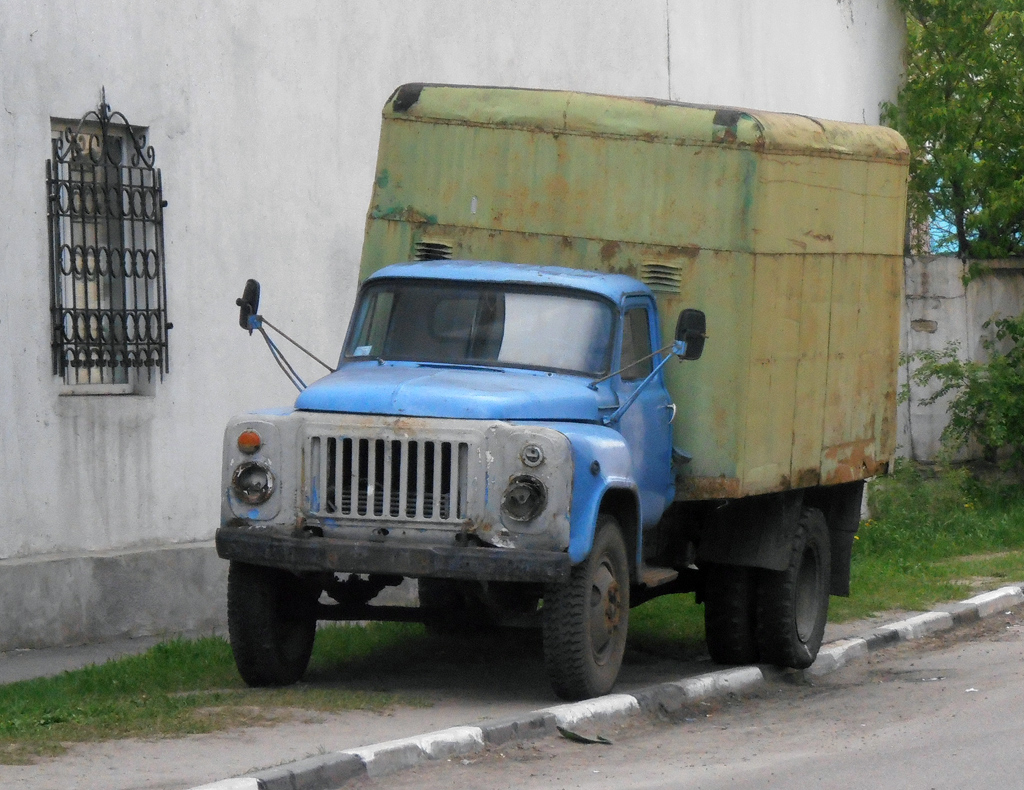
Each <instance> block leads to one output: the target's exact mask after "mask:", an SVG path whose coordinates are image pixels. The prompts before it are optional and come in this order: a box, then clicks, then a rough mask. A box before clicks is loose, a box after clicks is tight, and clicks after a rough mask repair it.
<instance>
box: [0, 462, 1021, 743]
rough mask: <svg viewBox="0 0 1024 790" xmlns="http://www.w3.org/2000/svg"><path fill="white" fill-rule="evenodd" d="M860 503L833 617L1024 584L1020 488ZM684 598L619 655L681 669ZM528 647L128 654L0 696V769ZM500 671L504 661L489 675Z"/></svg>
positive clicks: (411, 645)
mask: <svg viewBox="0 0 1024 790" xmlns="http://www.w3.org/2000/svg"><path fill="white" fill-rule="evenodd" d="M870 502H871V506H872V518H871V519H870V520H868V521H867V522H865V523H863V524H862V526H861V530H860V532H859V534H858V536H857V540H856V542H855V544H854V554H853V568H852V577H851V579H852V581H851V587H852V595H851V597H850V598H832V601H831V609H830V619H832V620H833V621H836V622H842V621H844V620H849V619H854V618H860V617H865V616H868V615H871V614H874V613H876V612H880V611H886V610H891V609H910V610H914V609H927V608H929V607H931V606H932V605H933V604H935V603H936V602H938V601H945V600H955V599H960V598H964V597H967V596H968V595H970V594H971V593H972V592H973V591H974V589H975V588H976V587H978V586H981V587H996V586H999V584H1000V583H1003V582H1009V581H1024V489H1022V488H1021V486H1020V485H1019V484H1009V483H1005V482H1000V481H999V480H990V481H989V482H979V481H978V480H977V479H975V478H974V477H973V476H972V475H971V474H970V473H968V471H967V470H964V469H947V470H943V471H941V472H938V473H936V472H934V471H929V470H921V469H918V468H915V467H912V466H909V465H901V466H898V467H897V469H896V470H895V473H894V474H893V475H891V476H890V477H888V478H885V479H883V480H880V481H878V482H876V483H875V484H874V485H873V487H872V490H871V496H870ZM693 599H694V596H693V595H692V594H688V595H670V596H665V597H662V598H656V599H654V600H653V601H650V602H648V603H645V604H644V605H642V606H639V607H637V608H636V609H634V610H633V611H632V612H631V615H630V642H629V648H630V651H633V652H636V651H639V652H642V653H653V654H656V655H661V656H666V657H671V658H681V659H686V658H690V657H692V656H694V655H698V654H701V653H703V651H704V623H703V608H702V607H701V606H699V605H696V604H695V603H694V600H693ZM536 643H537V640H536V639H532V638H528V639H523V638H521V637H519V638H516V639H506V640H505V641H501V640H500V639H497V640H492V641H489V642H488V641H487V640H484V641H482V642H481V643H480V645H479V646H477V647H475V648H474V647H473V646H472V644H471V643H470V642H466V643H462V642H459V643H456V644H451V643H448V642H443V641H439V640H437V639H436V638H433V637H430V636H428V635H426V634H425V632H424V629H423V628H422V626H418V625H407V624H397V623H372V624H370V625H368V626H365V627H359V626H332V627H329V628H322V629H321V630H320V631H319V632H318V633H317V640H316V645H315V647H314V651H313V659H312V661H311V663H310V668H309V670H308V672H307V674H306V679H305V681H304V682H303V683H300V684H297V685H295V686H292V687H289V688H285V689H248V688H246V687H245V686H244V684H243V683H242V681H241V680H240V678H239V677H238V673H237V672H236V671H235V667H234V662H233V660H232V657H231V650H230V648H229V647H228V645H227V643H226V642H225V641H224V640H223V639H219V638H212V637H211V638H206V639H199V640H193V641H186V640H175V641H171V642H167V643H164V644H161V645H158V646H156V647H154V648H152V649H151V650H149V651H147V652H146V653H144V654H142V655H139V656H132V657H128V658H122V659H119V660H117V661H111V662H108V663H106V664H103V665H100V666H92V667H87V668H85V669H80V670H76V671H73V672H66V673H64V674H62V675H60V676H58V677H55V678H43V679H37V680H29V681H24V682H21V683H13V684H10V685H7V686H0V762H3V763H24V762H31V761H33V760H35V759H37V758H38V757H39V756H45V755H54V754H59V753H60V752H62V751H63V750H64V749H65V748H66V746H67V744H68V743H70V742H80V741H90V740H103V739H111V738H124V737H132V736H143V737H167V736H180V735H187V734H191V733H203V732H211V731H214V730H218V729H225V728H229V727H233V726H238V725H249V724H264V723H268V722H272V721H277V720H280V719H281V718H282V717H289V716H294V715H296V710H297V709H301V710H302V711H316V712H331V711H340V710H353V709H361V710H375V711H380V710H384V709H386V708H388V707H391V706H395V705H400V704H401V705H423V704H427V703H425V702H424V700H423V698H422V697H417V696H414V695H409V694H396V693H394V692H393V691H389V690H388V689H386V688H385V689H381V688H380V685H381V684H387V683H389V682H390V680H391V678H392V677H393V675H394V673H396V672H400V673H404V677H406V678H408V677H410V676H411V677H415V676H416V674H417V673H418V672H420V671H421V669H422V667H423V666H424V662H426V663H428V664H431V665H433V664H438V663H443V667H442V672H449V671H450V672H451V677H452V682H453V683H464V682H467V678H470V677H473V678H475V681H474V682H477V683H479V684H482V685H487V684H488V683H491V680H490V679H489V675H488V674H487V673H488V671H496V672H497V673H498V675H499V676H500V675H501V673H502V672H508V671H509V670H510V669H514V668H518V669H519V670H520V671H526V672H532V671H534V669H536V671H537V672H538V673H539V672H542V671H543V670H542V669H541V665H540V661H539V658H538V656H537V655H535V653H538V652H539V648H538V647H537V644H536ZM495 656H500V657H501V658H500V659H496V658H495ZM500 661H504V665H500V666H498V668H497V669H496V670H495V669H493V667H492V665H494V664H495V663H496V662H500ZM382 668H385V670H386V671H382ZM499 679H501V678H500V677H499ZM504 682H508V677H507V676H506V677H504ZM406 685H408V684H406ZM393 687H394V684H392V688H393Z"/></svg>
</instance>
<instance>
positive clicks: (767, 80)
mask: <svg viewBox="0 0 1024 790" xmlns="http://www.w3.org/2000/svg"><path fill="white" fill-rule="evenodd" d="M902 36H903V29H902V24H901V23H900V21H899V16H898V14H897V13H896V11H895V7H894V2H892V0H849V1H848V0H839V2H833V0H784V1H780V2H776V3H771V4H769V3H763V2H761V0H732V1H731V2H719V3H708V2H707V1H706V0H668V2H664V1H663V0H658V1H657V2H655V1H654V0H636V2H631V3H624V2H621V1H616V0H561V1H560V2H558V3H553V2H550V1H549V0H486V1H485V0H476V1H475V2H474V1H473V0H449V1H448V2H440V1H438V2H426V1H425V0H421V1H418V2H417V1H416V0H410V1H407V2H396V3H378V2H354V0H334V1H328V0H323V1H322V2H317V1H316V0H293V1H292V2H289V3H282V2H258V1H256V0H221V1H220V2H216V3H210V2H199V0H175V2H156V1H155V0H154V1H153V2H142V0H116V1H115V0H78V1H77V2H75V1H73V0H52V1H50V2H40V1H39V0H5V2H4V3H3V4H2V5H0V195H2V198H3V203H2V204H0V205H2V213H0V409H2V411H0V513H2V516H0V558H5V557H17V556H21V557H25V556H36V555H41V554H44V553H69V552H70V553H74V552H88V551H93V550H103V549H110V548H118V547H132V546H145V545H158V544H163V543H168V542H171V543H173V542H187V541H194V540H203V539H207V538H209V537H211V536H212V534H213V531H214V529H215V526H216V523H217V518H218V516H217V514H218V496H219V494H218V491H217V481H218V480H219V465H220V457H219V452H220V449H219V448H220V441H221V432H222V426H223V424H224V422H225V420H226V419H227V418H228V416H229V415H230V414H232V413H233V412H236V411H241V410H248V409H252V408H260V407H267V406H272V405H282V404H288V403H290V402H291V401H292V400H293V398H294V394H295V393H294V391H293V390H292V389H291V387H290V385H289V384H288V383H287V382H286V381H285V379H284V377H283V376H281V375H280V374H279V372H278V371H277V369H276V366H274V364H273V362H272V361H271V360H270V358H269V356H268V355H267V354H266V353H265V350H264V349H263V348H262V344H261V343H260V342H259V341H258V340H257V339H256V338H249V337H247V336H245V334H244V333H243V332H242V331H241V330H240V329H239V328H238V326H237V322H236V316H237V313H236V308H235V307H234V299H235V297H236V296H237V295H238V294H239V293H240V292H241V287H242V285H243V283H244V280H245V278H246V277H257V278H259V279H260V280H261V281H262V283H263V287H264V299H263V305H262V312H263V313H264V314H265V315H266V316H267V317H268V318H270V320H271V321H273V322H275V323H276V324H278V325H279V326H281V327H282V328H283V329H284V330H285V331H286V332H289V333H290V334H293V335H294V336H296V337H298V338H301V339H302V340H304V341H306V342H307V343H308V345H309V346H310V347H311V348H312V349H314V350H315V351H316V352H317V353H319V354H320V355H321V356H324V357H326V358H328V359H330V358H333V357H335V356H336V354H337V352H338V349H339V346H340V342H341V337H342V334H343V332H344V330H345V327H346V325H347V316H348V311H349V308H350V305H351V302H352V298H353V294H354V288H355V285H356V272H357V265H358V260H359V250H360V245H361V241H362V230H363V222H364V216H365V211H366V206H367V204H368V201H369V196H370V185H371V180H372V175H373V171H374V162H375V152H376V145H377V135H378V132H379V117H380V108H381V106H382V105H383V103H384V101H385V99H386V98H387V97H388V95H389V94H390V92H391V91H392V90H393V88H394V87H396V86H397V85H399V84H401V83H403V82H409V81H423V82H456V83H475V84H495V85H519V86H526V87H552V88H566V89H574V90H584V91H592V92H602V93H612V94H632V95H646V96H653V97H660V98H672V99H678V100H684V101H696V102H706V103H720V104H728V103H732V104H740V105H745V106H749V107H755V108H764V109H775V110H789V111H794V112H802V113H807V114H814V115H820V116H825V117H830V118H838V119H847V120H858V121H859V120H867V121H869V122H871V121H874V120H876V119H877V112H878V105H879V102H880V101H881V100H883V99H890V98H892V96H893V95H894V92H895V85H896V83H897V80H898V77H899V72H900V69H901V61H900V49H901V45H902ZM101 86H105V87H106V91H107V100H108V102H109V103H110V104H111V106H112V108H113V109H115V110H120V111H122V112H124V113H125V115H127V117H128V118H129V119H130V120H131V121H132V122H133V123H135V124H137V125H140V126H147V127H149V129H150V142H151V143H152V145H154V146H155V149H156V157H157V163H158V165H159V166H160V167H161V168H162V170H163V175H164V185H165V198H166V199H167V200H168V202H169V205H168V207H167V210H166V218H165V240H166V260H167V284H168V303H169V316H170V319H171V320H172V321H173V323H174V329H173V330H172V333H171V341H170V343H171V346H170V351H171V357H170V359H171V372H170V375H169V376H168V377H167V378H166V380H165V381H163V382H162V383H160V384H158V385H157V387H156V391H155V394H154V395H153V396H151V397H142V396H127V397H109V396H108V397H98V396H88V397H82V396H75V397H67V396H61V395H60V392H61V385H60V382H59V381H58V380H57V379H56V378H54V377H53V376H52V375H51V362H50V349H49V324H48V322H49V316H48V308H49V291H48V288H49V285H48V275H47V252H46V250H47V231H46V206H45V186H44V162H45V161H46V159H47V158H48V156H49V137H50V119H51V117H70V118H77V117H80V116H81V115H82V114H83V113H85V112H86V111H88V110H90V109H94V108H95V107H96V105H97V103H98V101H99V94H100V87H101ZM301 369H302V370H303V371H304V372H306V373H307V374H308V375H309V376H310V377H313V376H315V375H316V374H315V371H316V368H315V366H309V365H306V364H304V363H303V364H302V365H301Z"/></svg>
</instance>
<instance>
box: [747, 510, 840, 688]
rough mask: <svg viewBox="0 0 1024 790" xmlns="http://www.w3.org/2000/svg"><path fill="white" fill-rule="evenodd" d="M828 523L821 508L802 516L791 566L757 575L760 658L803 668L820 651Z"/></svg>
mask: <svg viewBox="0 0 1024 790" xmlns="http://www.w3.org/2000/svg"><path fill="white" fill-rule="evenodd" d="M830 569H831V556H830V552H829V540H828V526H827V525H826V523H825V517H824V516H823V515H822V513H821V511H820V510H815V509H813V508H806V509H805V510H804V511H803V513H802V514H801V515H800V521H799V523H798V524H797V529H796V532H795V533H794V535H793V542H792V546H791V549H790V558H789V566H788V567H787V568H786V569H785V570H782V571H767V570H762V571H760V572H759V573H758V584H757V613H756V620H757V625H756V631H755V632H756V635H757V647H758V652H759V654H760V657H761V660H762V661H766V662H768V663H771V664H775V665H777V666H783V667H793V668H795V669H804V668H805V667H809V666H810V665H811V664H812V663H813V662H814V659H815V658H816V657H817V655H818V648H820V647H821V639H822V637H823V636H824V633H825V623H826V621H827V620H828V595H829V574H830Z"/></svg>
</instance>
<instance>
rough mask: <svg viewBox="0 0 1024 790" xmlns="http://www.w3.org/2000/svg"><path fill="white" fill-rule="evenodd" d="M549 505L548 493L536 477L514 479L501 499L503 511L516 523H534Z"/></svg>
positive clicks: (524, 476)
mask: <svg viewBox="0 0 1024 790" xmlns="http://www.w3.org/2000/svg"><path fill="white" fill-rule="evenodd" d="M547 503H548V492H547V489H546V488H545V487H544V484H543V483H542V482H541V481H540V480H538V479H537V478H536V477H530V476H529V475H520V476H519V477H513V478H512V481H511V482H510V483H509V484H508V488H506V489H505V494H504V496H502V498H501V510H502V512H503V513H504V514H505V515H506V516H508V517H509V518H511V519H515V520H516V521H533V519H535V518H537V516H539V515H540V513H541V511H542V510H544V506H545V505H546V504H547Z"/></svg>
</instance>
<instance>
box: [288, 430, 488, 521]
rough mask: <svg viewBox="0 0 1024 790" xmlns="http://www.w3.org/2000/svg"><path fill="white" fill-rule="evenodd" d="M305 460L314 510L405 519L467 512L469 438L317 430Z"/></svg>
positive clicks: (334, 514) (439, 517)
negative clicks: (324, 433) (322, 433)
mask: <svg viewBox="0 0 1024 790" xmlns="http://www.w3.org/2000/svg"><path fill="white" fill-rule="evenodd" d="M306 464H307V469H306V481H307V483H306V485H307V491H306V493H307V498H306V502H307V505H308V508H309V513H310V515H314V516H325V517H329V518H330V517H333V518H338V517H350V518H358V519H369V520H372V519H388V520H393V519H400V520H403V521H408V520H412V521H454V520H458V519H464V518H466V513H467V501H468V498H469V496H468V490H467V489H468V487H469V444H468V443H467V442H455V441H437V440H421V439H416V440H410V439H405V438H401V439H400V438H395V437H388V438H376V437H366V436H353V435H345V434H342V435H337V436H313V437H310V439H309V445H308V453H307V456H306Z"/></svg>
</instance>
